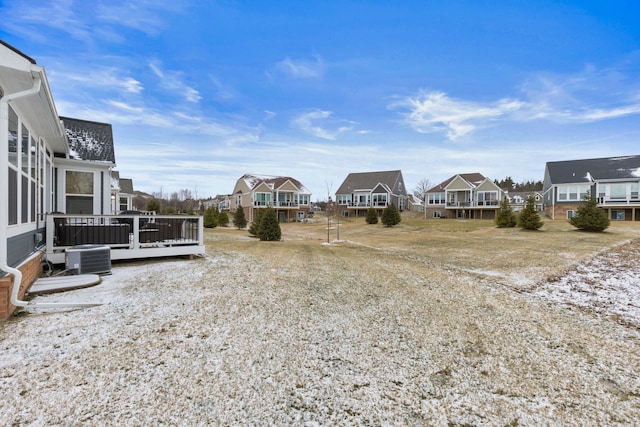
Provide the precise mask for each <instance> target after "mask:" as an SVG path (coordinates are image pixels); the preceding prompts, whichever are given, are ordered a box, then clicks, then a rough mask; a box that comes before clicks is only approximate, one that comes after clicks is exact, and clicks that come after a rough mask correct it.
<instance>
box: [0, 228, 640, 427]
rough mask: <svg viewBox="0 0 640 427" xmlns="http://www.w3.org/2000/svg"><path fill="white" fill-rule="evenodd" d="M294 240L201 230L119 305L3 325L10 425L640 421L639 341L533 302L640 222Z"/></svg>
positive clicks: (343, 232) (148, 268) (4, 402)
mask: <svg viewBox="0 0 640 427" xmlns="http://www.w3.org/2000/svg"><path fill="white" fill-rule="evenodd" d="M334 225H336V224H334ZM282 228H283V236H284V241H283V242H259V241H257V240H256V239H252V238H249V237H248V236H247V234H246V231H239V230H234V229H224V228H216V229H213V230H207V232H206V233H205V238H206V244H207V254H208V256H207V257H206V259H203V260H197V261H185V262H169V263H154V264H146V265H143V264H135V265H126V266H123V267H121V268H122V269H123V271H124V270H126V269H133V270H128V271H130V274H128V275H127V276H126V277H123V276H122V275H119V274H117V273H116V274H114V276H113V277H111V278H106V280H105V284H104V285H101V286H105V287H106V288H105V289H111V290H109V291H108V292H110V293H109V295H111V296H112V298H113V300H112V301H111V303H110V304H107V305H105V306H102V307H98V308H95V309H91V310H80V311H72V312H66V313H58V314H48V315H37V314H36V315H29V316H25V317H21V318H20V319H17V320H15V321H13V322H9V323H8V324H6V325H4V326H3V327H2V329H1V330H0V337H1V339H2V354H3V356H0V362H1V364H0V371H2V372H5V374H4V376H2V377H0V389H1V390H3V391H2V392H0V415H4V416H5V418H4V419H9V420H10V421H12V422H15V423H17V424H23V423H24V424H28V423H34V424H41V425H45V424H93V425H99V424H114V423H115V424H123V425H126V424H130V425H136V424H140V423H146V424H169V425H197V424H201V425H202V424H215V425H236V424H251V425H256V424H257V425H272V424H273V425H509V424H511V425H518V424H522V425H532V424H536V425H541V424H542V425H556V424H572V425H582V424H591V425H615V424H633V423H635V422H636V421H637V414H638V413H640V379H639V377H638V372H640V334H639V333H638V330H637V329H635V328H631V327H628V326H624V325H620V324H618V323H616V322H614V321H610V320H608V319H603V318H601V317H598V316H594V315H593V314H592V313H590V312H585V311H583V310H568V309H566V308H564V307H562V306H560V305H558V304H556V303H553V302H549V301H548V300H546V299H544V298H541V297H539V296H536V295H534V294H532V293H531V292H529V291H530V290H533V289H534V288H536V284H537V283H539V282H540V281H542V280H544V279H545V278H546V277H549V276H554V275H560V274H562V272H564V271H566V270H568V269H571V268H572V267H573V266H575V265H577V264H578V263H579V262H581V261H583V260H587V259H589V258H591V257H593V256H594V255H596V254H597V253H598V252H600V251H602V250H603V248H610V247H616V246H619V245H622V244H623V243H624V242H628V241H630V240H631V239H637V238H638V237H639V236H640V225H638V224H630V223H623V224H620V223H616V224H613V226H612V227H611V229H610V230H609V231H608V232H607V233H603V234H587V233H580V232H575V231H573V230H572V228H571V227H570V226H569V225H568V224H567V223H566V222H564V221H557V222H555V223H546V224H545V227H543V230H544V231H539V232H525V231H520V230H517V229H508V230H507V229H496V228H495V227H494V226H493V224H492V223H491V222H489V221H454V220H423V219H408V218H407V219H405V220H403V222H402V223H401V224H400V225H399V226H396V227H393V228H385V227H382V226H380V225H377V226H369V225H366V224H365V223H364V219H361V220H360V219H358V220H342V221H341V222H340V241H339V242H334V240H335V239H336V238H337V233H336V229H335V227H334V228H333V230H330V237H329V240H330V241H331V243H330V244H327V243H326V242H327V228H326V222H325V220H324V219H323V218H322V217H319V218H317V219H315V220H314V221H313V222H310V223H298V224H284V225H283V227H282ZM110 281H111V282H110ZM114 284H117V286H113V285H114ZM110 285H111V286H112V288H109V286H110ZM96 289H97V288H96ZM87 292H89V290H87ZM94 292H95V291H94ZM105 292H106V291H105ZM89 313H90V314H91V315H88V314H89ZM52 324H54V325H55V327H54V326H50V325H52ZM52 328H54V329H52ZM25 331H27V334H28V333H29V331H31V332H33V333H35V334H38V332H39V334H38V335H36V336H37V338H34V337H29V336H25ZM56 346H57V347H56ZM9 373H10V374H9ZM9 390H11V391H9ZM69 397H72V398H73V399H72V400H71V399H68V398H69ZM51 402H56V404H55V405H52V404H50V403H51ZM27 405H28V406H27ZM15 407H20V408H23V409H21V410H14V409H13V408H15ZM69 420H72V422H69ZM77 420H81V421H77ZM76 421H77V422H76Z"/></svg>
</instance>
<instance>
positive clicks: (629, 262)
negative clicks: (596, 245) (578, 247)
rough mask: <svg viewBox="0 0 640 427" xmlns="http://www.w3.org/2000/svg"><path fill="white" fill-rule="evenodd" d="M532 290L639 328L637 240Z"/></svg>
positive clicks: (639, 259)
mask: <svg viewBox="0 0 640 427" xmlns="http://www.w3.org/2000/svg"><path fill="white" fill-rule="evenodd" d="M535 294H536V295H539V296H543V297H545V298H548V299H550V300H552V301H555V302H558V303H560V304H562V305H564V306H567V307H571V308H577V309H580V310H585V311H588V312H593V313H597V314H598V315H599V316H602V317H604V318H607V319H610V320H613V321H615V322H618V323H621V324H623V325H629V326H631V327H633V328H636V329H640V241H634V242H630V243H625V244H623V245H620V246H618V247H615V248H613V249H608V250H606V251H604V252H602V253H600V254H599V255H598V256H597V257H594V258H592V259H590V260H588V261H586V262H584V263H581V264H579V265H577V266H575V267H574V268H572V269H571V270H569V271H566V272H565V273H564V274H562V275H560V276H557V277H552V278H550V279H548V280H546V281H544V282H542V283H540V285H539V287H538V288H537V289H536V291H535Z"/></svg>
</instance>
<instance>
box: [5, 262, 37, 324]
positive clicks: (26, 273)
mask: <svg viewBox="0 0 640 427" xmlns="http://www.w3.org/2000/svg"><path fill="white" fill-rule="evenodd" d="M42 257H43V254H42V253H37V254H36V255H35V256H33V257H31V258H29V260H27V261H26V262H25V263H23V264H22V265H20V266H19V267H18V270H20V271H21V272H22V283H21V286H20V291H19V292H18V298H20V299H22V298H23V297H24V294H25V293H26V291H27V289H29V287H30V286H31V284H32V283H33V282H35V281H36V279H37V278H38V277H40V275H41V274H42ZM12 289H13V275H5V276H4V277H2V278H0V321H2V320H6V319H7V318H8V317H9V316H11V314H13V312H14V311H15V309H16V307H15V306H14V305H13V304H11V291H12Z"/></svg>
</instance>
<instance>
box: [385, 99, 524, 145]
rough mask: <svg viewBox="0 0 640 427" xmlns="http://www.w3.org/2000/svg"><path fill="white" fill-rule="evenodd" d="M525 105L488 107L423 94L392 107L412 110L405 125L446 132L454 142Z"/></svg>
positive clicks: (510, 103)
mask: <svg viewBox="0 0 640 427" xmlns="http://www.w3.org/2000/svg"><path fill="white" fill-rule="evenodd" d="M522 106H523V103H522V102H520V101H517V100H511V99H502V100H499V101H496V102H494V103H488V104H482V103H479V102H472V101H463V100H457V99H453V98H449V97H448V96H447V95H446V94H445V93H443V92H420V93H419V94H418V95H417V96H415V97H408V98H405V99H404V100H401V101H398V102H394V103H392V104H391V105H390V107H391V108H402V107H403V108H406V109H408V110H409V111H408V112H407V113H406V114H405V123H406V124H408V125H409V126H410V127H412V128H413V129H415V130H416V131H417V132H420V133H430V132H441V131H444V132H446V134H447V137H448V138H449V139H450V140H452V141H455V140H456V139H458V138H460V137H462V136H465V135H467V134H470V133H472V132H474V131H475V130H476V129H478V128H479V127H482V126H484V125H485V124H486V123H487V122H489V121H491V120H494V119H496V118H498V117H500V116H504V115H505V114H508V113H510V112H513V111H515V110H518V109H520V108H522Z"/></svg>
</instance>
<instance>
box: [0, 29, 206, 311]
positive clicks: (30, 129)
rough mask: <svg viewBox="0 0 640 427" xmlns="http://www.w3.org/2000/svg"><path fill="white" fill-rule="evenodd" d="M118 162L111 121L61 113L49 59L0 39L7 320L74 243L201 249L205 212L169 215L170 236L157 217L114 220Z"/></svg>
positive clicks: (152, 251) (0, 288)
mask: <svg viewBox="0 0 640 427" xmlns="http://www.w3.org/2000/svg"><path fill="white" fill-rule="evenodd" d="M115 165H116V164H115V155H114V150H113V135H112V132H111V125H109V124H106V123H96V122H89V121H85V120H78V119H72V118H68V117H60V116H59V115H58V112H57V109H56V106H55V104H54V101H53V96H52V93H51V88H50V86H49V82H48V80H47V76H46V72H45V69H44V67H42V66H41V65H38V64H37V63H36V61H35V60H34V59H32V58H30V57H29V56H27V55H25V54H24V53H22V52H20V51H19V50H18V49H16V48H14V47H13V46H10V45H8V44H6V43H4V42H2V41H0V188H1V189H2V191H0V194H2V195H3V196H2V197H1V198H0V319H3V318H6V317H8V316H9V315H10V314H11V313H12V312H13V310H14V309H15V307H16V305H25V306H26V305H28V303H26V302H25V301H22V298H23V296H24V294H25V292H26V291H27V289H28V288H29V287H30V286H31V284H32V283H33V282H34V281H35V280H36V279H37V278H38V277H39V275H40V274H41V272H42V261H43V260H46V261H48V262H50V263H53V264H61V263H64V262H65V254H66V251H67V249H69V248H71V247H73V246H78V245H89V244H100V245H105V246H109V248H110V249H113V250H111V259H128V258H147V257H152V256H171V255H187V254H200V253H204V244H203V241H204V239H203V235H202V218H201V217H199V218H189V219H187V218H184V217H178V218H175V219H174V218H166V220H167V221H174V222H175V224H173V228H172V230H173V231H172V233H171V236H170V237H171V238H169V237H167V235H166V234H163V233H161V231H162V230H164V229H165V228H166V227H164V226H160V222H161V221H162V220H161V219H160V218H157V219H156V218H151V219H147V222H148V223H149V224H152V225H153V226H155V228H153V227H151V226H149V227H150V228H148V229H147V230H142V227H141V226H140V223H139V222H138V218H131V225H130V224H128V223H126V221H121V219H122V218H119V217H118V218H116V217H115V215H113V213H114V211H113V204H112V200H111V195H112V194H113V193H112V191H111V186H112V172H113V169H114V167H115ZM169 228H171V225H169ZM160 237H164V238H163V239H162V240H160ZM116 249H117V250H116ZM142 249H149V250H148V251H142Z"/></svg>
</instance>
